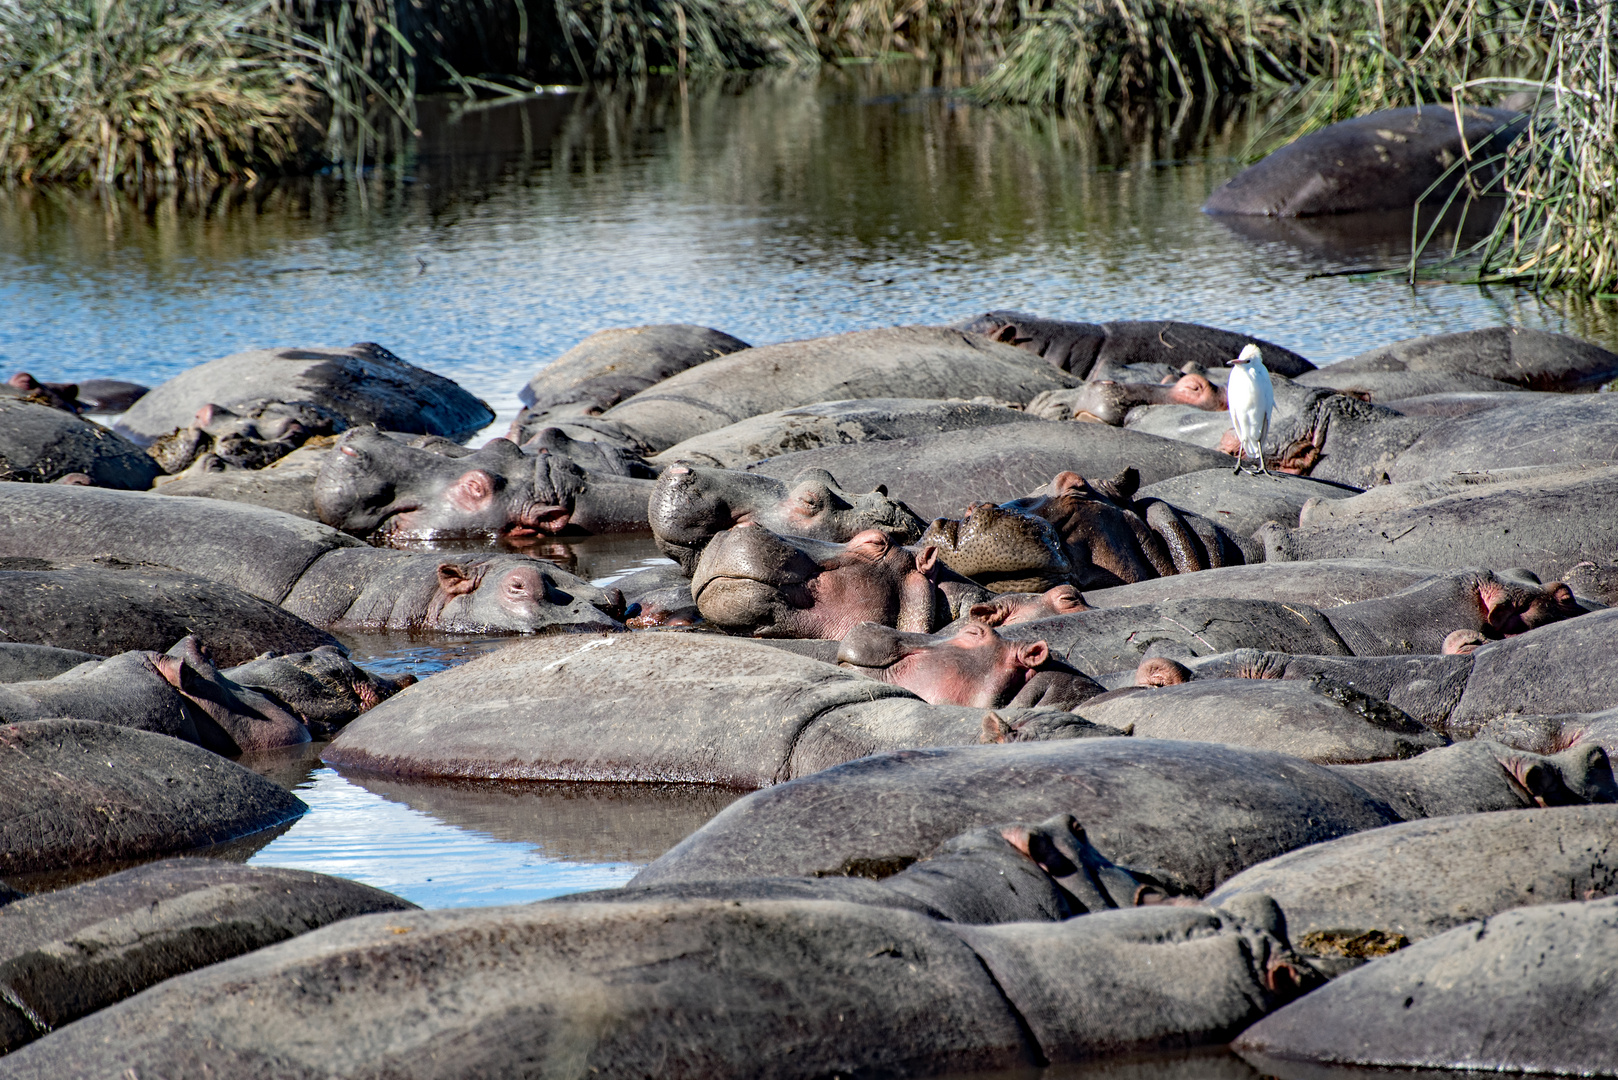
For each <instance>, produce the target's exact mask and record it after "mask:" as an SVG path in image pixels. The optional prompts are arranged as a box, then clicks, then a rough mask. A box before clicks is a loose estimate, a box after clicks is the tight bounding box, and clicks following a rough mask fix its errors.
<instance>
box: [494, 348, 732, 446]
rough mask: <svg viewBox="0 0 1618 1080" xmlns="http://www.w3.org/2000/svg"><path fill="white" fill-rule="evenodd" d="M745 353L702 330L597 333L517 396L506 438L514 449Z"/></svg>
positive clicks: (550, 365)
mask: <svg viewBox="0 0 1618 1080" xmlns="http://www.w3.org/2000/svg"><path fill="white" fill-rule="evenodd" d="M746 348H750V346H749V345H748V344H747V342H745V341H742V340H741V339H740V338H734V337H731V336H730V335H729V334H727V333H724V332H723V331H720V330H712V329H709V328H708V327H706V326H689V325H684V324H668V325H660V326H633V327H626V328H622V329H612V330H600V331H597V332H596V333H594V334H591V335H590V336H589V337H587V338H585V339H584V340H583V341H581V342H579V343H578V344H577V345H575V346H573V347H572V348H571V349H569V350H568V351H567V352H565V353H563V354H562V355H561V356H558V357H557V358H556V359H555V360H552V361H551V362H550V363H548V364H546V365H545V366H544V367H542V368H540V369H539V371H538V372H536V373H535V375H534V377H533V378H532V379H529V380H528V384H527V385H526V386H524V387H523V388H522V389H521V390H519V391H518V392H517V398H518V400H520V401H521V402H522V404H523V407H522V411H521V412H519V413H518V414H517V418H516V419H515V420H513V421H512V424H511V432H510V435H509V438H510V439H511V441H512V442H514V443H517V444H518V445H519V446H520V445H522V444H523V443H526V442H527V441H528V440H529V439H531V438H533V437H534V435H536V434H537V433H538V432H539V431H540V430H542V429H543V428H546V427H552V426H555V425H556V424H558V423H560V424H564V425H566V424H569V423H570V422H578V421H579V420H580V418H583V417H588V416H595V415H598V414H599V413H601V412H602V411H603V410H605V409H610V408H612V407H613V406H614V405H616V404H618V403H619V402H620V401H623V400H624V399H626V398H630V397H633V396H634V395H636V394H638V393H640V392H641V391H642V390H645V389H647V388H649V387H651V386H653V385H655V384H657V383H659V382H662V381H663V380H664V379H666V378H668V377H669V376H671V375H678V374H679V373H680V372H682V371H684V370H686V369H687V368H690V367H695V366H696V365H698V364H702V363H706V362H707V361H709V360H712V359H714V358H715V357H719V356H724V355H726V354H727V353H733V352H737V351H739V350H741V349H746Z"/></svg>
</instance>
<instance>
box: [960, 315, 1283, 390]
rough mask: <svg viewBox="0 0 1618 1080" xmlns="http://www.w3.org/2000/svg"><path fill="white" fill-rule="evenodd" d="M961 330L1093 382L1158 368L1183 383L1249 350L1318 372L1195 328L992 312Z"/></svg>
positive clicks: (1267, 345) (1274, 349)
mask: <svg viewBox="0 0 1618 1080" xmlns="http://www.w3.org/2000/svg"><path fill="white" fill-rule="evenodd" d="M962 329H964V330H967V331H969V332H972V333H977V334H983V335H984V336H986V337H989V338H992V339H994V340H995V341H1003V342H1005V343H1006V344H1008V345H1016V346H1017V347H1019V348H1023V349H1027V350H1028V351H1029V352H1031V353H1034V354H1035V355H1037V356H1043V357H1044V358H1045V359H1046V360H1047V361H1049V362H1050V364H1051V366H1052V367H1055V368H1056V369H1058V370H1059V371H1064V372H1067V373H1068V374H1070V375H1074V376H1077V377H1078V378H1081V379H1089V380H1091V381H1096V380H1099V379H1103V378H1108V377H1110V376H1109V373H1110V372H1113V371H1115V370H1121V369H1127V368H1132V367H1140V368H1145V367H1149V366H1153V365H1155V366H1156V367H1159V368H1161V369H1162V371H1161V372H1158V373H1155V374H1156V377H1157V378H1163V377H1165V376H1169V375H1172V376H1174V377H1178V376H1179V375H1180V374H1181V373H1182V372H1183V371H1184V370H1185V369H1186V367H1187V366H1188V365H1189V366H1193V367H1200V368H1205V369H1206V368H1219V367H1223V366H1224V364H1225V361H1227V360H1230V359H1231V358H1233V357H1234V356H1235V355H1236V354H1237V353H1239V352H1241V351H1242V346H1243V345H1248V344H1253V345H1257V346H1258V347H1259V348H1261V349H1263V350H1264V362H1265V364H1266V365H1267V366H1268V367H1269V368H1270V370H1271V371H1274V372H1277V373H1279V374H1281V375H1295V374H1302V373H1303V372H1305V371H1313V370H1314V366H1315V365H1313V364H1311V363H1310V362H1309V361H1308V360H1305V359H1304V358H1303V357H1301V356H1299V355H1298V354H1297V353H1295V352H1291V351H1290V350H1288V349H1283V348H1282V347H1281V346H1279V345H1275V344H1272V343H1271V342H1268V341H1263V340H1261V339H1259V338H1254V337H1248V336H1246V335H1244V334H1238V333H1235V332H1234V331H1230V330H1220V329H1218V328H1216V327H1212V326H1199V325H1197V324H1196V323H1182V322H1157V321H1146V322H1109V323H1100V324H1097V323H1085V322H1065V321H1063V320H1060V319H1042V318H1040V317H1039V316H1037V315H1029V314H1026V313H1024V312H1020V311H990V312H987V313H985V314H983V315H979V316H977V317H976V318H974V319H970V320H968V321H967V322H965V323H963V324H962ZM1272 357H1273V360H1272V359H1271V358H1272Z"/></svg>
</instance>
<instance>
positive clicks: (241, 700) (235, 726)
mask: <svg viewBox="0 0 1618 1080" xmlns="http://www.w3.org/2000/svg"><path fill="white" fill-rule="evenodd" d="M123 655H124V656H129V655H131V654H128V653H126V654H123ZM135 655H149V656H151V658H152V662H153V666H154V667H155V668H156V669H157V671H158V672H159V674H161V675H162V676H163V678H164V679H166V680H167V681H168V682H169V685H171V686H173V687H174V689H176V690H178V691H179V692H180V696H181V697H183V698H184V699H185V701H186V712H187V714H188V717H189V719H190V720H191V721H192V724H193V726H194V728H195V731H196V735H197V739H196V742H197V743H198V745H200V746H204V747H206V748H207V749H209V750H212V751H214V752H215V753H219V754H225V755H228V756H232V757H234V756H235V755H237V754H240V753H243V752H246V751H252V750H269V749H273V748H275V747H280V746H296V745H298V744H300V743H306V742H308V741H309V739H310V734H309V729H308V728H306V727H305V726H304V724H303V722H302V720H301V719H299V718H298V717H297V716H296V715H294V714H293V713H291V712H289V711H288V710H287V709H285V708H283V707H282V706H281V705H280V704H279V703H278V702H276V701H274V700H272V699H271V698H269V697H267V696H265V695H264V694H261V693H259V692H258V691H257V690H255V689H253V688H251V687H249V686H246V685H243V684H240V683H237V682H235V681H234V680H232V679H230V678H228V677H227V676H225V675H224V674H222V673H221V672H220V671H219V669H218V668H216V667H214V663H213V659H212V658H211V657H210V656H209V655H208V653H207V651H206V650H205V649H204V648H203V647H202V644H201V643H200V642H198V641H197V639H196V638H195V637H192V636H187V637H184V638H181V639H180V640H179V641H178V642H177V643H176V644H175V646H174V647H173V648H172V649H170V650H169V651H168V652H166V653H164V654H163V655H162V656H158V655H157V654H155V653H152V654H135ZM119 659H120V657H113V658H112V660H109V661H106V663H113V662H115V661H117V660H119Z"/></svg>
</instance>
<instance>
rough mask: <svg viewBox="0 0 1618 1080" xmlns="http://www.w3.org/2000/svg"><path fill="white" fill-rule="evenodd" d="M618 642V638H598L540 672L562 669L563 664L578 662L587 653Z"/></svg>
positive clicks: (552, 662) (549, 664)
mask: <svg viewBox="0 0 1618 1080" xmlns="http://www.w3.org/2000/svg"><path fill="white" fill-rule="evenodd" d="M617 640H618V638H617V636H612V637H603V638H597V639H596V640H595V641H588V642H585V643H584V644H583V645H581V646H580V647H579V648H577V649H574V650H573V651H572V652H570V653H568V654H567V655H566V656H564V657H562V658H561V659H560V660H552V661H551V662H550V663H548V664H546V665H545V666H544V667H542V668H540V669H539V670H540V671H541V672H542V673H543V672H547V671H555V670H556V669H557V668H559V667H561V666H562V665H563V664H565V663H567V662H568V661H569V660H577V659H578V658H579V657H581V656H583V655H584V654H585V653H587V652H589V651H590V650H591V649H599V648H601V647H602V646H604V645H611V644H612V643H613V642H614V641H617Z"/></svg>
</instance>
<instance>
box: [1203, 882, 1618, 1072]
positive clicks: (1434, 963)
mask: <svg viewBox="0 0 1618 1080" xmlns="http://www.w3.org/2000/svg"><path fill="white" fill-rule="evenodd" d="M1560 885H1561V883H1560V882H1559V883H1558V887H1560ZM1615 965H1618V897H1608V898H1606V899H1602V900H1591V901H1588V902H1574V903H1561V904H1551V905H1546V906H1542V907H1524V908H1517V909H1515V910H1512V911H1502V912H1499V913H1498V914H1495V915H1492V916H1491V917H1489V918H1485V919H1482V920H1480V921H1478V922H1472V923H1466V924H1464V925H1461V926H1458V927H1456V928H1455V929H1453V930H1450V931H1449V932H1447V933H1444V934H1440V935H1438V936H1437V937H1433V938H1429V939H1427V940H1426V941H1421V942H1417V943H1416V944H1415V945H1412V946H1411V947H1410V948H1408V949H1402V950H1400V951H1399V952H1397V953H1394V954H1393V955H1392V956H1385V957H1383V958H1381V959H1380V960H1377V961H1376V962H1374V963H1371V964H1367V965H1366V966H1365V967H1363V968H1360V969H1359V970H1357V971H1351V972H1349V973H1348V974H1347V975H1343V976H1341V977H1339V978H1338V979H1336V980H1335V981H1333V982H1332V983H1331V984H1330V985H1329V986H1326V987H1323V988H1322V989H1320V990H1318V991H1316V992H1315V993H1313V994H1311V995H1309V996H1308V997H1307V998H1305V999H1303V1000H1302V1001H1299V1002H1295V1003H1294V1004H1293V1005H1291V1006H1289V1007H1288V1008H1285V1009H1283V1010H1281V1011H1280V1012H1278V1013H1276V1014H1275V1015H1274V1016H1271V1017H1269V1018H1268V1019H1266V1020H1263V1021H1261V1022H1259V1023H1258V1024H1257V1025H1255V1026H1254V1027H1252V1028H1250V1029H1248V1030H1247V1031H1245V1032H1243V1033H1242V1035H1241V1036H1240V1037H1239V1038H1238V1039H1237V1040H1236V1043H1235V1048H1236V1050H1238V1051H1239V1052H1240V1053H1241V1054H1242V1055H1243V1056H1244V1057H1247V1058H1249V1059H1250V1060H1251V1061H1253V1062H1254V1063H1255V1064H1256V1065H1258V1066H1259V1067H1260V1068H1262V1069H1263V1071H1264V1072H1266V1073H1269V1074H1273V1075H1278V1076H1288V1075H1295V1074H1301V1072H1302V1070H1304V1069H1307V1068H1309V1066H1311V1065H1313V1066H1314V1067H1315V1068H1317V1069H1318V1068H1319V1065H1321V1064H1331V1065H1375V1066H1378V1067H1380V1068H1382V1069H1388V1068H1390V1067H1392V1068H1401V1067H1402V1068H1413V1069H1424V1070H1438V1069H1453V1070H1456V1071H1457V1072H1460V1071H1461V1070H1467V1071H1475V1072H1474V1074H1475V1073H1482V1072H1490V1073H1548V1074H1556V1075H1563V1076H1607V1075H1611V1074H1612V1073H1613V1072H1615V1071H1618V1042H1614V1040H1613V1037H1612V1015H1613V1010H1614V1008H1618V998H1615V992H1614V986H1613V979H1612V971H1613V968H1614V966H1615ZM1294 1063H1297V1064H1294ZM1317 1063H1318V1064H1317Z"/></svg>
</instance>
